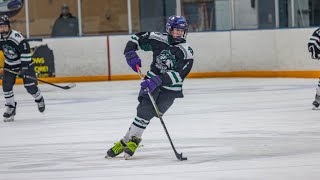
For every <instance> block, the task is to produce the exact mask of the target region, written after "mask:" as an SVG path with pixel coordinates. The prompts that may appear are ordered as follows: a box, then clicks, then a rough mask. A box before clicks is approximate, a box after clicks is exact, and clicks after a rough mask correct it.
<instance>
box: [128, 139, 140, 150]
mask: <svg viewBox="0 0 320 180" xmlns="http://www.w3.org/2000/svg"><path fill="white" fill-rule="evenodd" d="M138 147H139V146H138V145H137V144H136V143H135V142H132V141H130V142H128V143H127V148H128V149H129V150H130V151H131V152H135V151H136V149H137V148H138Z"/></svg>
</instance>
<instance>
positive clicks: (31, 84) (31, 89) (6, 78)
mask: <svg viewBox="0 0 320 180" xmlns="http://www.w3.org/2000/svg"><path fill="white" fill-rule="evenodd" d="M4 67H5V68H7V69H11V70H13V71H16V72H19V71H20V65H13V66H11V65H8V64H6V63H5V64H4ZM26 75H28V76H31V77H36V73H35V71H34V64H33V63H32V64H31V65H30V67H29V70H28V72H27V73H26ZM16 77H17V75H15V74H13V73H10V72H7V71H3V77H2V89H3V92H4V93H6V92H11V91H12V89H13V86H14V84H15V83H16ZM23 84H24V87H25V88H26V89H27V91H28V93H29V94H31V95H34V94H36V93H37V92H38V87H37V86H38V82H37V81H34V80H31V79H28V78H24V79H23Z"/></svg>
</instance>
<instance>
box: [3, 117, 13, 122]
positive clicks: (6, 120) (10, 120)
mask: <svg viewBox="0 0 320 180" xmlns="http://www.w3.org/2000/svg"><path fill="white" fill-rule="evenodd" d="M12 121H14V117H9V118H4V119H3V122H12Z"/></svg>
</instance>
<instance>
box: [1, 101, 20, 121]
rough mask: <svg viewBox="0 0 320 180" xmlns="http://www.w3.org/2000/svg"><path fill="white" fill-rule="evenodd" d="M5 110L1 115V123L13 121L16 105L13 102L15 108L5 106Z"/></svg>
mask: <svg viewBox="0 0 320 180" xmlns="http://www.w3.org/2000/svg"><path fill="white" fill-rule="evenodd" d="M6 106H7V110H6V111H5V112H4V114H3V118H4V119H3V121H4V122H11V121H14V116H15V115H16V107H17V103H16V102H15V106H12V105H7V104H6Z"/></svg>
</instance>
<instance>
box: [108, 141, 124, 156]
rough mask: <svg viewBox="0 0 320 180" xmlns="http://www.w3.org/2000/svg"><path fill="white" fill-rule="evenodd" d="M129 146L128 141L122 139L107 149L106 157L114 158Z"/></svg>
mask: <svg viewBox="0 0 320 180" xmlns="http://www.w3.org/2000/svg"><path fill="white" fill-rule="evenodd" d="M126 147H127V145H126V143H125V142H123V141H122V140H120V141H118V142H116V143H115V144H114V146H113V147H112V148H110V149H109V150H108V151H107V155H106V156H105V158H113V157H116V156H118V155H119V154H121V153H122V152H123V151H124V149H125V148H126Z"/></svg>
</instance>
